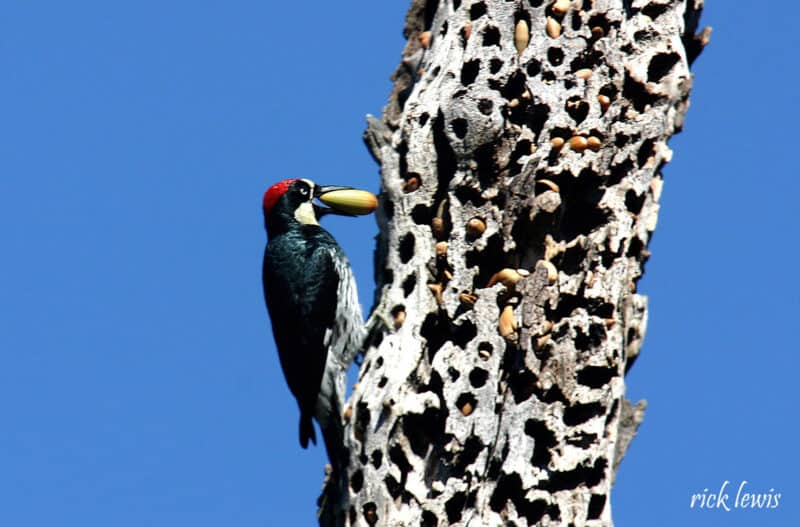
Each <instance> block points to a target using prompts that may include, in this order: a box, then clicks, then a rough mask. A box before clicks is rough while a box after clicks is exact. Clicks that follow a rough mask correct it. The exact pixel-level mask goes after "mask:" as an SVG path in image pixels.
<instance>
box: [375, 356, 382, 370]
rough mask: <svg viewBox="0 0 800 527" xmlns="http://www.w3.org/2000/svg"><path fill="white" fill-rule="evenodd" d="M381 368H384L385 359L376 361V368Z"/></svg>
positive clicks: (379, 358)
mask: <svg viewBox="0 0 800 527" xmlns="http://www.w3.org/2000/svg"><path fill="white" fill-rule="evenodd" d="M381 366H383V357H378V358H377V359H376V360H375V367H376V368H380V367H381Z"/></svg>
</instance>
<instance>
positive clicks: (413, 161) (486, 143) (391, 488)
mask: <svg viewBox="0 0 800 527" xmlns="http://www.w3.org/2000/svg"><path fill="white" fill-rule="evenodd" d="M701 9H702V0H572V1H570V0H555V1H553V0H551V1H542V0H413V1H412V4H411V7H410V9H409V11H408V15H407V18H406V21H405V30H404V31H405V36H406V38H407V43H406V46H405V49H404V50H403V53H402V60H401V62H400V65H399V66H398V67H397V70H396V72H395V74H394V76H393V81H394V84H393V90H392V93H391V96H390V99H389V102H388V104H387V105H386V107H385V109H384V113H383V115H382V116H381V117H380V118H372V117H370V118H369V119H368V127H367V130H366V133H365V140H366V143H367V145H368V147H369V149H370V151H371V152H372V154H373V156H374V157H375V159H376V161H377V162H378V164H379V165H380V171H381V200H380V207H379V209H378V221H379V225H380V234H379V236H378V241H377V248H376V252H375V276H376V282H377V289H376V298H375V306H374V308H373V309H374V314H375V317H373V318H374V319H375V320H382V321H384V323H378V324H375V325H374V326H373V328H372V334H371V338H370V339H369V342H368V344H367V345H366V346H365V349H364V356H363V362H362V363H361V368H360V372H359V378H358V383H357V385H356V386H355V388H354V390H353V393H352V395H351V396H350V398H349V399H348V401H347V402H346V406H345V410H344V416H343V418H344V420H345V423H346V427H345V444H346V447H347V451H348V455H347V458H346V468H345V469H344V470H343V472H342V474H341V475H340V477H333V478H329V479H328V481H327V483H326V485H325V488H324V490H323V495H322V496H321V499H320V504H321V506H320V522H321V523H322V524H324V525H408V526H411V525H426V526H427V525H430V526H433V525H439V526H444V525H471V526H475V525H576V526H583V525H597V526H601V525H602V526H607V525H611V524H612V519H611V503H610V500H609V496H610V490H611V486H612V483H613V481H614V476H615V472H616V470H617V467H618V466H619V463H620V461H621V460H622V457H623V455H624V453H625V450H626V448H627V446H628V444H629V442H630V441H631V439H632V437H633V436H634V434H635V432H636V429H637V427H638V425H639V423H641V421H642V419H643V414H644V402H639V403H637V404H635V405H634V404H631V403H630V402H629V401H627V400H626V399H625V375H626V374H627V373H628V371H629V370H630V368H631V366H632V365H633V363H634V361H635V359H636V357H637V355H638V354H639V350H640V347H641V344H642V339H643V337H644V333H645V326H646V323H647V300H646V298H645V297H644V296H642V295H640V294H639V293H637V288H636V284H637V281H638V279H639V278H640V277H641V276H642V272H643V265H644V262H645V261H646V260H647V258H648V256H649V253H648V249H647V246H648V241H649V239H650V236H651V235H652V233H653V230H654V229H655V226H656V220H657V217H658V209H659V197H660V194H661V188H662V168H663V167H664V165H665V163H667V162H668V161H669V160H670V158H671V155H672V154H671V151H670V149H669V147H668V146H667V141H668V140H669V138H670V136H671V135H672V134H674V133H675V132H677V131H679V130H680V129H681V127H682V124H683V119H684V115H685V113H686V111H687V109H688V106H689V100H688V97H689V91H690V88H691V85H692V75H691V73H690V71H689V66H690V64H691V63H692V61H693V60H694V59H695V58H696V57H697V55H698V54H699V53H700V51H701V50H702V48H703V46H704V45H705V43H706V42H707V40H708V35H709V30H708V29H706V30H704V31H702V32H700V33H698V32H697V31H698V19H699V17H700V11H701Z"/></svg>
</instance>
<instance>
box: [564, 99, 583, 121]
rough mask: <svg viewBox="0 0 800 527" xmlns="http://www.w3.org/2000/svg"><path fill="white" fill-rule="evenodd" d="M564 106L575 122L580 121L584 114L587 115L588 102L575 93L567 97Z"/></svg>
mask: <svg viewBox="0 0 800 527" xmlns="http://www.w3.org/2000/svg"><path fill="white" fill-rule="evenodd" d="M565 107H566V110H567V113H568V114H569V116H570V117H572V118H573V119H574V120H575V123H576V124H580V123H582V122H583V120H584V119H586V116H587V115H589V103H587V102H586V101H584V100H582V99H581V98H580V97H579V96H577V95H575V96H573V97H570V98H569V99H567V103H566V105H565Z"/></svg>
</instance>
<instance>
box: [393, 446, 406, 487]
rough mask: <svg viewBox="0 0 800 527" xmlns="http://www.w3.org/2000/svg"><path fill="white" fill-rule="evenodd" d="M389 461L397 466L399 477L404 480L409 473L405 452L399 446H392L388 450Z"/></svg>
mask: <svg viewBox="0 0 800 527" xmlns="http://www.w3.org/2000/svg"><path fill="white" fill-rule="evenodd" d="M389 460H390V461H391V462H392V463H394V464H395V465H397V468H399V469H400V474H401V477H402V478H403V479H405V475H406V474H408V472H410V471H411V463H409V462H408V458H407V457H406V454H405V452H403V449H402V448H400V446H399V445H394V446H393V447H392V448H390V449H389Z"/></svg>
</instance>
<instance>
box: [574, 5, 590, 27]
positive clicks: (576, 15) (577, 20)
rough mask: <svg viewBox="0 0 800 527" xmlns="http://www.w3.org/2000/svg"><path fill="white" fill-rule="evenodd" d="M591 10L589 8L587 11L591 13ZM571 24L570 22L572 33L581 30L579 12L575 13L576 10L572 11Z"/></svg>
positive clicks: (581, 21) (581, 20)
mask: <svg viewBox="0 0 800 527" xmlns="http://www.w3.org/2000/svg"><path fill="white" fill-rule="evenodd" d="M591 9H592V8H591V7H590V8H589V11H591ZM571 22H572V29H573V30H574V31H578V30H579V29H580V28H581V26H582V25H583V19H582V18H581V12H580V11H577V10H576V11H572V19H571Z"/></svg>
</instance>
